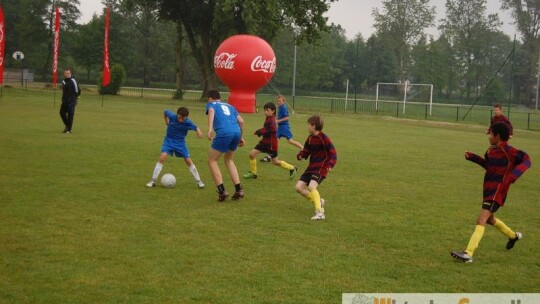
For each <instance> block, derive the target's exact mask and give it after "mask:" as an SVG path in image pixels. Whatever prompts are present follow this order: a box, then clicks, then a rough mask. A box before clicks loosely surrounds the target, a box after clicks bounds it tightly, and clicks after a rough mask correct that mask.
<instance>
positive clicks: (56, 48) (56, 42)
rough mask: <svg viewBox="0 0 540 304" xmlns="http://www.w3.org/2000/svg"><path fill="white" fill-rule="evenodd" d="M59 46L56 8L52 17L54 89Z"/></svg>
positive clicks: (58, 21) (58, 16) (58, 24)
mask: <svg viewBox="0 0 540 304" xmlns="http://www.w3.org/2000/svg"><path fill="white" fill-rule="evenodd" d="M59 46H60V10H59V9H58V6H57V7H56V15H55V17H54V58H53V75H52V78H53V87H56V82H57V80H58V74H57V71H58V51H59Z"/></svg>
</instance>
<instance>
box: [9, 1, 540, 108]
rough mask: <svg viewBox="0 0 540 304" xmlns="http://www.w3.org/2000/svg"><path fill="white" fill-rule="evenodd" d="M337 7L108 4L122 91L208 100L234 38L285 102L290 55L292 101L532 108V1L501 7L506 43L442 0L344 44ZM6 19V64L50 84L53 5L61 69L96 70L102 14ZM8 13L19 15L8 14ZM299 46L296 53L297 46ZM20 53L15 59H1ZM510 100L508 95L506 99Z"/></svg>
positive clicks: (96, 73) (490, 22) (493, 26)
mask: <svg viewBox="0 0 540 304" xmlns="http://www.w3.org/2000/svg"><path fill="white" fill-rule="evenodd" d="M330 2H334V0H330V1H329V0H326V1H325V0H260V1H250V0H205V1H200V0H106V1H102V3H103V4H104V5H109V7H110V8H111V26H110V32H109V37H110V41H109V50H110V62H111V64H119V65H121V66H123V67H124V69H125V72H126V76H127V84H129V85H137V86H146V87H150V86H152V87H172V88H175V89H176V90H177V93H178V94H177V96H178V97H179V98H181V96H182V94H181V93H182V92H183V91H184V90H186V89H199V90H202V91H203V92H206V91H207V90H208V89H209V88H211V87H217V86H218V85H220V83H219V80H218V79H217V77H216V76H215V75H214V72H213V55H214V52H215V50H216V49H217V47H218V46H219V44H220V43H221V42H222V41H223V40H225V39H226V38H227V37H229V36H231V35H235V34H253V35H257V36H260V37H261V38H263V39H265V40H266V41H268V42H269V43H270V44H271V45H272V47H273V49H274V52H275V54H276V58H277V62H278V68H277V70H276V73H275V76H274V78H273V79H272V86H273V87H275V88H279V90H281V91H282V92H283V93H290V90H291V85H292V82H293V69H294V58H295V49H296V77H295V83H296V87H297V90H298V92H299V93H302V92H304V93H306V92H314V91H317V92H344V91H345V90H346V89H347V87H346V86H347V85H348V86H349V87H348V90H349V92H354V93H355V94H356V93H358V94H364V93H368V92H372V91H373V89H374V87H375V85H376V83H377V82H401V83H403V82H405V81H409V82H410V83H429V84H433V85H434V89H435V92H434V95H435V96H436V97H437V98H439V99H442V100H448V101H449V102H450V101H455V100H459V101H473V100H476V99H477V98H479V97H480V96H481V97H482V100H483V101H484V102H488V103H495V102H505V101H506V100H508V99H509V98H510V99H512V102H513V103H521V104H526V105H531V104H533V103H534V99H535V97H536V94H537V92H536V90H537V88H536V81H537V78H536V77H537V75H536V73H537V65H538V60H539V58H538V57H539V54H540V36H539V35H540V21H539V20H540V2H539V1H537V0H500V4H501V9H505V10H509V11H510V12H511V13H512V16H513V18H514V21H515V23H516V28H517V30H518V34H519V36H518V37H517V39H515V40H514V37H509V36H507V35H505V34H504V33H503V32H502V31H501V30H500V28H501V25H502V23H501V21H500V19H499V18H498V15H497V14H487V13H486V0H447V1H446V14H445V17H444V18H443V19H442V20H437V24H438V31H439V32H438V36H437V37H434V36H432V35H428V34H427V33H426V30H427V29H428V28H429V27H432V26H434V25H435V22H436V20H435V7H433V6H432V5H430V3H429V0H408V1H405V0H383V1H382V8H381V9H374V10H373V11H372V14H373V16H374V28H375V32H374V33H373V34H372V35H371V36H370V37H362V36H361V35H360V34H358V35H357V36H356V37H355V38H354V39H347V38H346V36H345V32H344V30H343V29H342V28H341V27H340V26H339V25H336V24H328V22H327V18H326V17H324V14H325V13H326V12H327V10H328V8H329V4H330ZM0 3H1V4H2V6H3V8H4V11H5V15H6V62H5V64H6V67H11V68H18V67H24V68H31V69H33V70H34V72H35V74H36V76H37V78H38V79H41V80H43V81H50V79H51V77H52V76H51V73H52V72H51V70H52V67H51V66H52V52H53V22H54V7H55V6H56V5H57V6H59V7H60V10H61V12H62V23H61V34H60V41H61V42H60V57H59V67H60V68H62V67H67V66H69V67H71V68H72V69H73V70H74V71H76V73H77V75H78V78H79V81H81V82H83V83H97V82H98V80H99V77H100V73H101V66H102V56H103V53H102V49H103V30H104V14H103V12H101V13H100V14H97V15H94V16H93V17H92V19H91V20H90V21H88V22H87V23H85V24H78V23H77V20H78V19H79V17H80V15H81V13H80V10H79V5H80V0H57V1H53V0H2V1H0ZM14 12H16V13H14ZM295 46H296V48H295ZM14 51H23V52H24V53H25V59H24V60H23V62H22V63H20V62H16V61H15V60H13V59H12V58H11V56H10V55H9V54H12V53H13V52H14ZM510 92H511V94H512V95H511V96H510Z"/></svg>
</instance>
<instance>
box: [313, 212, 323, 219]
mask: <svg viewBox="0 0 540 304" xmlns="http://www.w3.org/2000/svg"><path fill="white" fill-rule="evenodd" d="M311 219H312V220H314V221H320V220H324V219H326V216H324V213H321V212H316V213H315V215H314V216H313V217H312V218H311Z"/></svg>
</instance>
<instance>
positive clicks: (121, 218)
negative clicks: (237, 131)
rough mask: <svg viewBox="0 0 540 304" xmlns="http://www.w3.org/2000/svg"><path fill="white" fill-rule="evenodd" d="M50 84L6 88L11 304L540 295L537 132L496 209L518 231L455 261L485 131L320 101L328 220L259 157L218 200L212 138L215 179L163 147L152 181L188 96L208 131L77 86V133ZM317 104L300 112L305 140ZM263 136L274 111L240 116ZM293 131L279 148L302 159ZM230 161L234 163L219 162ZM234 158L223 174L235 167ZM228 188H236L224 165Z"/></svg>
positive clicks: (0, 279) (5, 295) (240, 157)
mask: <svg viewBox="0 0 540 304" xmlns="http://www.w3.org/2000/svg"><path fill="white" fill-rule="evenodd" d="M58 103H59V101H58V100H57V101H56V106H53V100H52V98H51V97H50V96H42V95H38V94H32V93H29V94H27V95H21V96H14V97H13V96H4V97H3V99H2V100H0V122H1V126H2V127H1V129H2V132H0V167H1V170H0V193H1V196H0V286H1V288H0V302H1V303H338V302H340V301H341V294H342V293H351V292H363V293H368V292H450V293H451V292H486V293H492V292H509V293H513V292H520V293H525V292H527V293H530V292H540V287H539V286H540V285H539V284H538V282H539V281H540V276H539V273H540V262H539V260H538V252H539V251H540V219H539V218H538V197H540V188H538V180H539V179H540V172H539V171H538V169H536V167H534V166H536V160H538V159H540V136H539V133H538V132H534V131H524V130H516V131H515V134H514V138H513V139H512V140H511V144H512V145H514V146H516V147H518V148H521V149H523V150H525V151H527V152H528V153H529V155H530V156H531V158H532V161H533V168H532V169H531V170H529V171H528V172H526V173H525V174H524V176H523V177H522V178H521V179H520V180H518V182H517V183H516V184H515V185H513V186H512V188H511V190H510V195H509V197H508V200H507V205H506V206H505V207H504V208H502V209H501V210H500V211H499V212H498V213H497V215H500V216H501V219H502V220H503V221H505V222H506V223H507V224H508V225H509V226H510V227H512V228H514V229H516V230H519V231H522V232H523V233H524V239H523V240H522V241H520V242H518V244H517V245H516V247H515V248H514V249H513V250H512V251H507V250H506V249H505V248H504V246H505V244H506V239H505V237H504V236H503V235H502V234H500V233H499V232H498V231H496V230H495V229H494V228H492V227H488V229H487V230H486V233H485V235H484V238H483V240H482V242H481V244H480V247H479V249H478V250H477V253H476V254H475V262H474V263H473V264H461V263H457V262H455V261H454V260H453V259H452V258H451V257H450V254H449V252H450V251H451V250H456V249H463V248H464V247H465V246H466V243H467V241H468V239H469V236H470V234H471V233H472V231H473V228H474V222H475V219H476V216H477V215H478V214H479V212H480V201H481V197H482V189H481V184H482V180H483V171H482V170H481V168H480V167H478V166H477V165H475V164H472V163H470V162H467V161H465V160H464V157H463V152H464V151H465V150H466V149H468V150H470V151H473V152H476V153H478V154H483V153H484V151H485V149H486V148H487V145H488V141H487V138H486V136H485V135H484V130H485V126H475V125H459V124H449V123H438V122H432V121H431V122H430V121H415V120H400V119H392V118H381V117H370V116H362V115H350V114H341V115H338V114H325V115H324V117H325V128H324V130H325V132H326V133H327V134H328V135H329V136H330V137H331V138H332V140H333V142H334V145H335V146H336V149H337V151H338V164H337V166H336V168H335V170H334V171H332V172H331V173H330V175H329V177H328V179H327V180H325V182H324V183H323V184H322V185H321V186H320V188H319V190H320V193H321V195H322V196H323V197H324V198H325V199H326V201H327V207H326V213H327V220H326V221H324V222H312V221H310V219H309V218H310V217H311V215H312V213H313V207H312V206H311V205H310V204H309V203H308V202H307V201H306V200H305V199H303V198H302V197H300V196H299V195H298V194H297V193H296V192H295V190H294V184H295V181H290V180H288V178H287V175H288V172H286V171H285V170H283V169H281V168H279V167H275V166H272V165H270V164H263V163H258V165H259V178H258V179H257V180H245V181H243V185H244V188H245V192H246V197H245V198H244V199H243V200H242V201H240V202H232V201H227V202H226V203H224V204H220V203H218V202H217V201H216V199H217V194H216V193H215V187H214V185H213V184H212V182H211V177H210V174H209V171H208V168H207V165H206V156H207V151H208V147H209V145H210V143H209V141H208V140H206V139H197V138H196V136H194V134H190V136H189V137H188V145H189V147H190V150H191V154H192V159H193V161H194V162H195V164H196V165H197V167H198V169H199V172H200V173H201V176H202V178H203V180H204V181H205V182H206V184H207V187H206V188H205V189H202V190H199V189H197V186H196V184H195V182H194V181H193V179H192V177H191V175H190V173H189V171H188V169H187V167H186V166H185V164H184V163H183V161H182V160H180V159H176V158H169V159H168V160H167V162H166V163H165V166H164V169H163V171H162V173H167V172H170V173H173V174H174V175H175V176H176V178H177V185H176V187H175V188H173V189H165V188H162V187H157V188H154V189H147V188H146V187H145V183H146V182H147V181H148V180H149V178H150V176H151V174H152V170H153V168H154V165H155V163H156V161H157V159H158V154H159V149H160V147H161V143H162V140H163V136H164V133H165V126H164V123H163V116H162V111H163V109H165V108H169V109H176V108H177V107H178V106H179V105H187V106H188V107H189V108H190V111H191V114H190V117H191V118H192V120H193V121H194V122H195V123H197V124H198V125H199V126H200V127H201V129H202V130H203V133H206V116H205V115H204V104H202V103H194V102H193V103H192V102H187V103H186V102H184V103H179V102H176V103H174V102H172V101H171V102H159V101H148V100H143V99H140V98H131V99H130V98H121V97H116V98H112V97H107V98H105V100H104V106H103V107H102V101H101V98H100V97H97V96H96V97H94V96H83V98H82V99H81V100H80V104H79V106H78V107H77V112H76V116H75V123H74V133H73V134H71V135H65V134H62V133H61V131H62V129H63V125H62V123H61V121H60V118H59V115H58V113H57V112H58V110H59V105H58ZM309 115H311V113H307V112H299V111H297V112H296V114H295V115H294V116H292V117H291V124H292V127H293V133H294V134H295V138H296V139H297V140H300V141H303V140H304V139H305V137H306V135H307V128H306V123H305V121H306V120H307V118H308V116H309ZM243 116H244V118H245V120H246V133H247V135H246V140H247V147H245V148H241V149H239V150H238V153H237V155H236V164H237V166H238V168H239V171H240V173H241V174H243V173H245V172H247V171H248V170H249V164H248V156H247V154H248V152H249V150H250V149H251V148H252V147H253V146H255V144H256V143H257V140H258V139H257V137H256V136H254V135H251V134H252V133H253V131H254V130H255V129H258V128H260V127H261V126H262V124H263V120H264V117H263V114H262V113H258V114H244V115H243ZM296 152H297V151H296V150H295V148H293V147H292V146H289V145H287V144H286V142H285V141H281V150H280V158H281V159H284V160H286V161H288V162H290V163H293V164H295V165H297V166H299V168H300V170H301V171H302V170H303V169H304V168H305V166H306V162H305V161H304V162H299V161H296V159H295V154H296ZM220 165H222V162H221V163H220ZM222 171H223V172H226V171H225V170H224V169H223V166H222ZM225 181H226V182H225V185H226V187H227V188H228V189H229V190H232V189H233V187H232V184H231V182H230V179H228V177H227V176H226V174H225Z"/></svg>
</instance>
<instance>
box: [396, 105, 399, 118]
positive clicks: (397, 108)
mask: <svg viewBox="0 0 540 304" xmlns="http://www.w3.org/2000/svg"><path fill="white" fill-rule="evenodd" d="M396 117H399V102H396Z"/></svg>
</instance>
